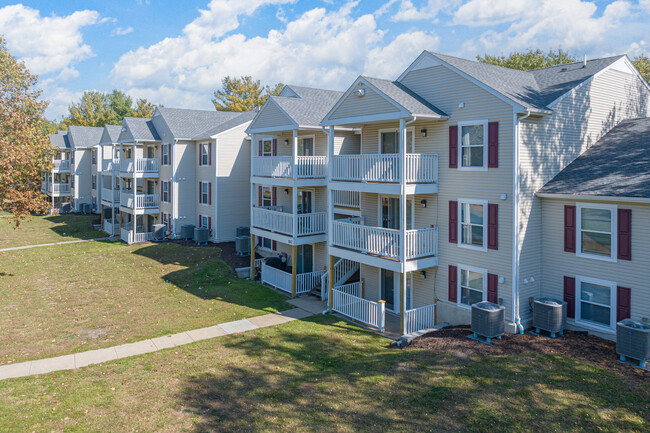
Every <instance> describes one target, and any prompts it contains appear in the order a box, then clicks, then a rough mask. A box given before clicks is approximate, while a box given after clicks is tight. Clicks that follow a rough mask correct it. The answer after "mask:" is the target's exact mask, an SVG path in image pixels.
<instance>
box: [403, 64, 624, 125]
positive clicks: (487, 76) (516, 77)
mask: <svg viewBox="0 0 650 433" xmlns="http://www.w3.org/2000/svg"><path fill="white" fill-rule="evenodd" d="M424 55H429V56H433V57H434V58H435V59H437V60H438V61H440V62H441V63H442V64H443V65H445V66H447V67H449V68H450V69H452V70H454V71H456V72H457V73H459V74H461V75H463V76H465V77H467V78H469V79H470V80H471V81H475V82H477V83H478V84H479V85H483V86H486V87H487V88H488V89H490V90H492V91H494V92H496V93H497V94H498V95H500V96H501V97H503V98H506V99H507V100H509V101H510V102H511V103H512V104H514V105H515V106H517V107H518V108H519V109H520V111H532V112H538V113H550V112H552V105H553V102H554V101H556V100H557V99H558V98H560V97H561V96H562V95H564V94H566V93H568V92H570V91H571V90H573V89H575V88H576V87H578V86H579V85H581V84H583V83H584V82H586V81H587V80H589V79H591V78H593V77H594V76H595V75H596V74H598V73H599V72H601V71H603V70H604V69H606V68H608V67H609V66H611V65H613V64H614V63H615V62H617V61H619V60H620V59H622V58H625V57H626V56H625V55H620V56H613V57H606V58H602V59H593V60H589V61H587V65H586V66H584V62H576V63H568V64H564V65H557V66H551V67H548V68H542V69H534V70H530V71H520V70H517V69H510V68H505V67H502V66H495V65H490V64H487V63H481V62H478V61H475V60H467V59H462V58H459V57H454V56H448V55H445V54H440V53H434V52H431V51H425V52H424V53H422V54H421V55H420V57H418V59H417V60H416V61H415V62H413V63H412V64H411V66H409V68H408V69H407V70H406V71H405V72H404V73H403V74H402V75H401V76H400V78H398V80H401V78H402V77H404V76H405V75H406V74H407V73H408V72H409V71H410V70H411V69H412V68H413V67H414V66H415V65H416V64H417V63H418V62H420V61H422V57H423V56H424Z"/></svg>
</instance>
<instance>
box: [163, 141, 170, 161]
mask: <svg viewBox="0 0 650 433" xmlns="http://www.w3.org/2000/svg"><path fill="white" fill-rule="evenodd" d="M162 165H169V144H168V143H166V144H163V145H162Z"/></svg>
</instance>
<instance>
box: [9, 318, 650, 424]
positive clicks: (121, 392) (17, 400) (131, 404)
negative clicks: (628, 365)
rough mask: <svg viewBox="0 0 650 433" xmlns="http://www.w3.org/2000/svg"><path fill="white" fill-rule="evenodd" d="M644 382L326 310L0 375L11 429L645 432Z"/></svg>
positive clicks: (569, 362) (554, 358) (649, 396)
mask: <svg viewBox="0 0 650 433" xmlns="http://www.w3.org/2000/svg"><path fill="white" fill-rule="evenodd" d="M647 385H648V384H647V383H637V384H634V383H629V382H627V381H626V380H624V379H623V378H621V377H619V376H618V375H616V374H614V373H611V372H609V371H607V370H601V369H599V368H596V367H593V366H591V365H588V364H584V363H581V362H577V361H574V360H571V359H568V358H565V357H562V356H557V355H548V354H546V355H544V354H536V353H532V354H531V353H529V354H526V355H520V356H516V355H512V356H485V357H467V356H464V355H463V354H459V353H449V352H447V353H431V352H428V351H423V350H410V349H407V350H400V349H396V348H392V347H389V345H388V340H386V339H384V338H382V337H379V336H377V335H374V334H372V333H370V332H368V331H365V330H362V329H360V328H358V327H356V326H353V325H350V324H348V323H345V322H342V321H340V320H338V319H336V318H334V317H331V316H317V317H313V318H309V319H306V320H303V321H295V322H291V323H288V324H284V325H280V326H277V327H273V328H263V329H259V330H255V331H251V332H248V333H246V334H241V335H230V336H227V337H222V338H218V339H214V340H207V341H204V342H199V343H193V344H191V345H188V346H183V347H177V348H174V349H169V350H164V351H161V352H156V353H151V354H146V355H142V356H138V357H134V358H129V359H124V360H119V361H114V362H110V363H107V364H103V365H95V366H90V367H87V368H83V369H80V370H78V371H68V372H64V373H57V374H48V375H43V376H37V377H32V378H23V379H12V380H8V381H2V382H0V395H2V396H3V397H2V406H3V410H2V411H0V425H2V426H3V427H4V428H5V429H6V430H7V431H34V430H35V431H65V432H103V431H120V432H122V431H147V432H150V431H156V432H207V431H237V432H246V431H251V432H252V431H255V432H260V431H263V432H266V431H268V432H277V431H290V432H303V431H314V432H321V431H328V432H329V431H341V432H356V431H368V432H378V431H395V432H407V431H409V432H414V431H417V432H425V431H432V432H457V431H463V432H486V431H499V432H591V431H594V432H595V431H598V432H643V431H648V429H649V428H650V424H649V420H648V417H649V414H650V412H649V411H648V401H650V391H649V387H648V386H647Z"/></svg>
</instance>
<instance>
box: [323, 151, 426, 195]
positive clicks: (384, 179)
mask: <svg viewBox="0 0 650 433" xmlns="http://www.w3.org/2000/svg"><path fill="white" fill-rule="evenodd" d="M400 162H401V161H400V155H399V154H397V153H388V154H359V155H337V156H334V157H333V159H332V183H334V185H331V187H332V188H334V189H339V190H344V191H362V192H376V193H386V194H400V188H401V187H400V183H401V181H402V176H405V178H406V187H407V194H431V193H437V192H438V155H437V154H419V153H408V154H406V171H405V173H402V172H403V171H404V170H403V169H402V165H401V163H400Z"/></svg>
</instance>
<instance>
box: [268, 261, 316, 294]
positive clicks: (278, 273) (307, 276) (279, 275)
mask: <svg viewBox="0 0 650 433" xmlns="http://www.w3.org/2000/svg"><path fill="white" fill-rule="evenodd" d="M324 272H325V271H322V270H321V271H314V272H306V273H303V274H296V292H295V294H296V295H301V294H303V293H309V292H311V291H312V290H313V289H314V287H316V286H317V285H318V283H320V280H321V276H322V275H323V273H324ZM292 278H293V275H292V274H291V272H285V271H283V270H281V269H276V268H273V267H271V266H269V265H267V264H266V263H264V262H262V282H263V283H266V284H269V285H271V286H273V287H276V288H278V289H280V290H282V291H284V292H287V293H292V288H293V281H292Z"/></svg>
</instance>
